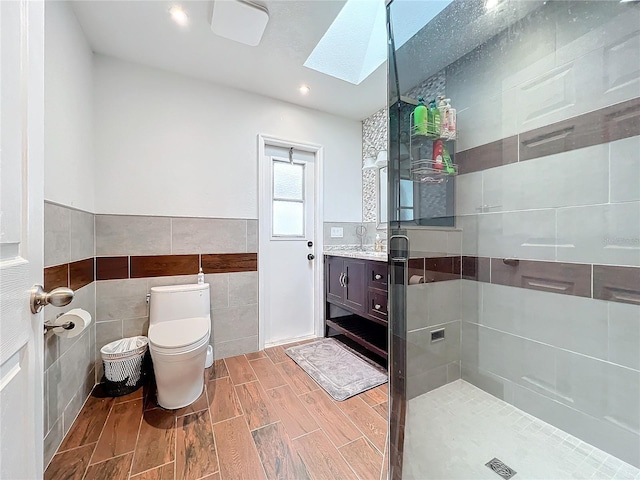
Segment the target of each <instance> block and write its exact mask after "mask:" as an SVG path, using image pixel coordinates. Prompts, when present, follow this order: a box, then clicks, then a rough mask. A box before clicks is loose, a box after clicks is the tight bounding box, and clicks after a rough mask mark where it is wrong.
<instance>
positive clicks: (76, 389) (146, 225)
mask: <svg viewBox="0 0 640 480" xmlns="http://www.w3.org/2000/svg"><path fill="white" fill-rule="evenodd" d="M257 250H258V222H257V220H245V219H212V218H171V217H149V216H121V215H94V214H91V213H87V212H81V211H78V210H75V209H72V208H68V207H64V206H60V205H56V204H52V203H48V202H46V203H45V275H44V278H45V288H46V289H47V290H51V289H53V288H56V287H59V286H68V287H71V288H72V289H74V291H75V298H74V300H73V301H72V303H71V304H70V305H69V306H67V307H64V308H55V307H51V306H47V307H45V310H44V312H45V320H49V319H53V318H55V316H56V315H57V314H58V313H60V312H65V311H67V310H69V309H71V308H83V309H85V310H87V311H88V312H89V313H90V314H91V316H92V319H93V322H92V324H91V327H90V328H89V329H87V330H85V331H84V332H82V334H80V335H79V336H78V337H75V338H73V339H60V338H59V337H57V336H55V335H54V334H53V333H49V334H48V335H47V336H46V337H45V354H44V356H45V375H44V377H45V385H44V387H45V396H44V402H45V405H44V412H45V414H44V417H45V420H44V423H45V424H44V431H45V459H44V460H45V465H46V464H48V462H49V461H50V459H51V457H52V456H53V454H54V453H55V451H56V449H57V448H58V446H59V445H60V442H61V441H62V438H63V437H64V435H65V434H66V432H67V431H68V430H69V427H70V426H71V424H72V423H73V420H74V419H75V417H76V415H77V414H78V412H79V411H80V408H81V407H82V405H83V404H84V402H85V400H86V399H87V397H88V395H89V393H90V391H91V389H92V388H93V386H94V385H95V383H97V382H99V381H100V380H101V378H102V362H101V359H100V348H101V347H102V346H104V345H106V344H107V343H109V342H111V341H113V340H117V339H120V338H124V337H129V336H135V335H146V334H147V330H148V326H149V310H148V305H147V303H146V295H147V293H149V291H150V289H151V287H153V286H160V285H175V284H181V283H195V282H196V281H197V272H198V269H199V266H200V265H202V268H203V271H204V272H205V281H206V282H207V283H209V284H210V286H211V318H212V335H211V344H212V345H213V348H214V355H215V357H216V358H223V357H229V356H233V355H238V354H242V353H249V352H254V351H257V349H258V272H257Z"/></svg>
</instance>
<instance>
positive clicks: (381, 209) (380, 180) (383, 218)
mask: <svg viewBox="0 0 640 480" xmlns="http://www.w3.org/2000/svg"><path fill="white" fill-rule="evenodd" d="M387 168H388V167H383V168H378V169H376V197H377V202H376V203H377V212H376V218H377V219H378V230H385V229H386V228H387Z"/></svg>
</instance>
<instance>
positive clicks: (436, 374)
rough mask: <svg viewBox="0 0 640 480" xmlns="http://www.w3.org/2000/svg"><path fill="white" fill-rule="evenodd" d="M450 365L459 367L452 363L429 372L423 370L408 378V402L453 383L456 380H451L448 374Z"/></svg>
mask: <svg viewBox="0 0 640 480" xmlns="http://www.w3.org/2000/svg"><path fill="white" fill-rule="evenodd" d="M450 365H457V364H456V363H450V364H447V365H441V366H439V367H434V368H432V369H429V370H423V371H420V372H417V373H415V374H414V375H410V376H409V377H408V378H407V400H411V399H412V398H415V397H418V396H420V395H423V394H425V393H427V392H430V391H431V390H435V389H436V388H440V387H442V386H443V385H446V384H447V383H450V382H453V381H455V380H456V379H455V378H453V379H451V380H450V379H449V376H448V372H449V366H450Z"/></svg>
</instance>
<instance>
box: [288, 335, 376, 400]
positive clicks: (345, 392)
mask: <svg viewBox="0 0 640 480" xmlns="http://www.w3.org/2000/svg"><path fill="white" fill-rule="evenodd" d="M285 353H286V354H287V355H288V356H289V357H291V359H292V360H293V361H294V362H296V363H297V364H298V365H300V367H302V369H303V370H304V371H305V372H307V373H308V374H309V376H310V377H311V378H313V379H314V380H315V381H316V383H317V384H318V385H320V386H321V387H322V388H324V390H325V391H326V392H327V393H328V394H329V395H331V396H332V397H333V398H334V399H336V400H337V401H339V402H341V401H342V400H346V399H347V398H349V397H353V396H354V395H358V394H359V393H362V392H364V391H367V390H369V389H370V388H373V387H377V386H378V385H382V384H383V383H387V372H386V371H385V370H384V369H383V368H382V367H380V366H379V365H377V364H375V363H374V362H372V361H371V360H369V359H367V358H365V357H363V356H361V355H360V354H358V353H356V352H354V351H353V350H351V349H350V348H348V347H346V346H345V345H343V344H342V343H340V342H339V341H337V340H334V339H333V338H323V339H322V340H318V341H316V342H312V343H305V344H304V345H298V346H296V347H290V348H287V349H286V350H285Z"/></svg>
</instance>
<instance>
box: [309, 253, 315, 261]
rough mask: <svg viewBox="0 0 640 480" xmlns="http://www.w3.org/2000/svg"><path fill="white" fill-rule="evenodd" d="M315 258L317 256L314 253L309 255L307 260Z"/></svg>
mask: <svg viewBox="0 0 640 480" xmlns="http://www.w3.org/2000/svg"><path fill="white" fill-rule="evenodd" d="M314 258H316V256H315V255H314V254H313V253H310V254H309V255H307V260H313V259H314Z"/></svg>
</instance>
